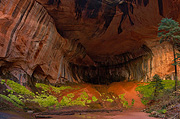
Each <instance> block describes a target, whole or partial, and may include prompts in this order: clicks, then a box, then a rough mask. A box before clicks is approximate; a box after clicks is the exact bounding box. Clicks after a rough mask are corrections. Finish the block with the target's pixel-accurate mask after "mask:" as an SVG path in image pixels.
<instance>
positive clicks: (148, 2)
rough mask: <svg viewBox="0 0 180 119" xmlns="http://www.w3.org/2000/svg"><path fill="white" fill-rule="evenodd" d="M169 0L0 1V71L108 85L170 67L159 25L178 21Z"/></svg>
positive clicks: (179, 4)
mask: <svg viewBox="0 0 180 119" xmlns="http://www.w3.org/2000/svg"><path fill="white" fill-rule="evenodd" d="M179 8H180V1H179V0H176V1H172V0H125V1H124V2H123V1H119V0H36V1H35V0H13V1H12V0H1V1H0V67H1V72H0V73H1V75H5V74H6V73H7V72H8V71H10V72H11V74H13V75H14V76H15V77H16V78H18V79H19V80H20V79H21V80H22V78H24V77H26V74H28V75H30V76H32V77H35V78H37V79H47V80H48V81H50V82H52V83H55V82H56V83H57V82H58V81H60V82H63V81H64V80H68V81H71V82H72V81H75V80H76V81H85V82H91V83H107V82H113V81H122V80H139V81H140V80H143V81H147V80H149V79H151V77H152V76H153V75H154V74H156V73H157V74H159V75H161V76H165V75H168V74H172V72H173V71H174V69H173V66H172V65H171V64H172V60H173V55H172V47H171V45H169V44H168V43H163V44H161V45H159V42H158V40H159V39H158V38H157V27H158V23H160V20H161V19H162V18H163V17H172V18H173V19H175V20H177V21H180V20H179V12H180V10H179Z"/></svg>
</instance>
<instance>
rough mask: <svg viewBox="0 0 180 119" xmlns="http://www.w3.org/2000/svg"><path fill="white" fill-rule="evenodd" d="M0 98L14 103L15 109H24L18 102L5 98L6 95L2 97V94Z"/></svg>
mask: <svg viewBox="0 0 180 119" xmlns="http://www.w3.org/2000/svg"><path fill="white" fill-rule="evenodd" d="M0 97H1V98H3V99H4V100H6V101H8V102H10V103H12V104H13V105H14V106H15V107H18V108H21V109H22V106H20V105H19V104H17V103H16V102H14V101H13V100H12V99H11V98H9V97H7V96H5V95H2V94H0Z"/></svg>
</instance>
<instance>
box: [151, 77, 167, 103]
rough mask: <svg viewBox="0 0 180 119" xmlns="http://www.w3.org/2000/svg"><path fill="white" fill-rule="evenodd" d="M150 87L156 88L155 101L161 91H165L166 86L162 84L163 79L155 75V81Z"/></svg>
mask: <svg viewBox="0 0 180 119" xmlns="http://www.w3.org/2000/svg"><path fill="white" fill-rule="evenodd" d="M150 85H152V86H153V87H154V92H153V93H154V95H153V99H155V98H156V97H157V96H158V94H159V93H160V92H161V90H162V89H164V85H163V84H162V79H161V78H160V76H159V75H157V74H155V75H154V76H153V80H152V82H151V83H150Z"/></svg>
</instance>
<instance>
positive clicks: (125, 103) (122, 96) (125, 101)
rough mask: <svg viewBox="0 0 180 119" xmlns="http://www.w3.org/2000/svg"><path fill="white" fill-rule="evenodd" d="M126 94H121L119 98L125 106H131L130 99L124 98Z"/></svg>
mask: <svg viewBox="0 0 180 119" xmlns="http://www.w3.org/2000/svg"><path fill="white" fill-rule="evenodd" d="M124 95H125V93H124V94H121V95H119V99H121V103H122V104H123V107H125V108H129V107H130V106H129V104H128V101H127V100H126V99H125V98H124Z"/></svg>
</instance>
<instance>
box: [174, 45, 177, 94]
mask: <svg viewBox="0 0 180 119" xmlns="http://www.w3.org/2000/svg"><path fill="white" fill-rule="evenodd" d="M173 55H174V68H175V77H174V80H175V95H176V91H177V66H176V64H177V62H176V52H175V46H174V44H173Z"/></svg>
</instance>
